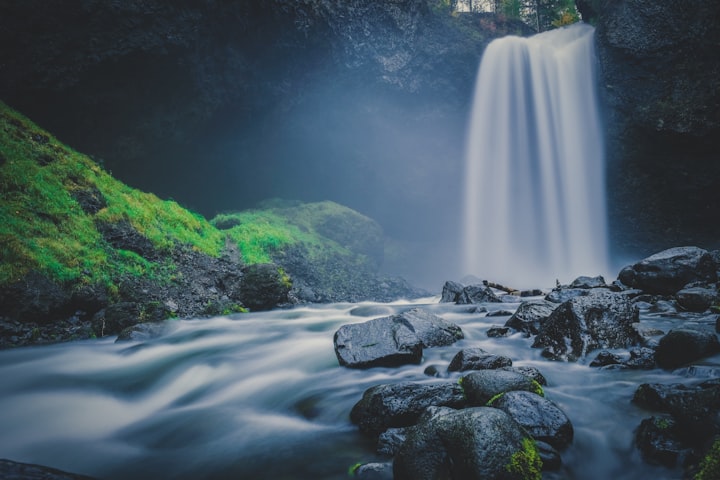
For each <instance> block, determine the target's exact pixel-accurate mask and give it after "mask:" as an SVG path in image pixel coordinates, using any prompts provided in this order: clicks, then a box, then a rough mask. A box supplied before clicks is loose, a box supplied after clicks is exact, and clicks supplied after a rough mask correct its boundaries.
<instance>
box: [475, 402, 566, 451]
mask: <svg viewBox="0 0 720 480" xmlns="http://www.w3.org/2000/svg"><path fill="white" fill-rule="evenodd" d="M488 406H490V407H493V408H499V409H500V410H502V411H504V412H505V413H507V414H508V415H510V416H511V417H512V418H513V420H515V421H516V422H517V423H519V424H520V425H521V426H522V427H523V428H524V429H525V430H526V431H527V432H528V433H529V434H530V435H532V437H533V438H534V439H535V440H539V441H542V442H546V443H548V444H550V445H552V446H553V447H555V448H559V449H562V448H565V447H567V446H568V445H570V443H572V440H573V435H574V430H573V426H572V423H570V419H569V418H568V417H567V415H565V412H563V411H562V410H561V409H560V407H558V406H557V405H555V404H554V403H553V402H551V401H550V400H548V399H546V398H544V397H541V396H540V395H537V394H535V393H531V392H524V391H523V392H517V391H516V392H507V393H504V394H503V395H500V396H499V397H497V398H495V399H494V400H492V401H491V402H490V403H489V404H488Z"/></svg>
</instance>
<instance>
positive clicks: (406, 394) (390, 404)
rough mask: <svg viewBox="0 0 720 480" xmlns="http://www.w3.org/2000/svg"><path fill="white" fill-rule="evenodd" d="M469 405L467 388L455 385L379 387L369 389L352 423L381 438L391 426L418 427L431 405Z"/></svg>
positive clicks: (405, 384) (353, 412)
mask: <svg viewBox="0 0 720 480" xmlns="http://www.w3.org/2000/svg"><path fill="white" fill-rule="evenodd" d="M465 405H467V400H466V399H465V395H464V393H463V388H462V387H461V386H460V385H459V384H457V383H455V382H442V383H433V384H419V383H412V382H402V383H395V384H384V385H376V386H374V387H371V388H369V389H367V390H366V391H365V393H363V396H362V398H361V399H360V400H359V401H358V402H357V403H356V404H355V405H354V406H353V408H352V410H351V411H350V420H351V421H352V422H353V423H354V424H356V425H358V427H359V428H360V431H362V432H365V433H370V434H375V435H377V434H379V433H381V432H383V431H385V430H386V429H388V428H391V427H392V428H397V427H407V426H410V425H413V424H415V423H416V422H417V420H418V418H419V417H420V415H421V414H422V413H423V411H425V409H426V408H428V407H430V406H448V407H452V408H462V407H464V406H465Z"/></svg>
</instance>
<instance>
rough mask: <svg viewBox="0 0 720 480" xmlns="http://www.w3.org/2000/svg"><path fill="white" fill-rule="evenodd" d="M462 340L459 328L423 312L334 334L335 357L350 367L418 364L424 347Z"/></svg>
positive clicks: (346, 327)
mask: <svg viewBox="0 0 720 480" xmlns="http://www.w3.org/2000/svg"><path fill="white" fill-rule="evenodd" d="M461 338H463V333H462V330H461V329H460V327H458V326H457V325H455V324H453V323H449V322H445V321H444V320H443V319H442V318H440V317H438V316H437V315H434V314H432V313H430V312H426V311H424V310H422V309H418V308H415V309H412V310H409V311H407V312H404V313H400V314H397V315H391V316H389V317H382V318H375V319H373V320H369V321H367V322H363V323H351V324H348V325H343V326H342V327H340V328H339V329H338V330H337V332H335V337H334V344H335V355H336V356H337V359H338V362H340V365H342V366H345V367H350V368H370V367H376V366H386V367H394V366H398V365H404V364H408V363H420V360H421V359H422V350H423V347H436V346H444V345H450V344H452V343H454V342H456V341H457V340H459V339H461Z"/></svg>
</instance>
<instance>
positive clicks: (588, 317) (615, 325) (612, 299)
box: [532, 289, 641, 360]
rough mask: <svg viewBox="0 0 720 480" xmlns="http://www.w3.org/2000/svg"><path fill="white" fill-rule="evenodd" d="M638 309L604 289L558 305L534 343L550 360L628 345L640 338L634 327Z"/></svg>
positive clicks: (623, 297)
mask: <svg viewBox="0 0 720 480" xmlns="http://www.w3.org/2000/svg"><path fill="white" fill-rule="evenodd" d="M638 315H639V314H638V310H637V308H635V306H634V305H633V304H632V303H631V302H630V300H629V299H628V298H627V297H626V296H625V295H622V294H619V293H612V292H609V291H607V290H603V289H595V290H591V293H590V294H588V295H584V296H581V297H575V298H572V299H570V300H568V301H567V302H565V303H563V304H561V305H560V306H559V307H557V309H555V311H554V312H553V313H552V314H551V315H550V316H549V317H548V318H547V320H545V322H543V324H542V327H541V328H540V332H539V333H538V335H537V336H536V337H535V341H534V342H533V345H532V346H533V347H534V348H544V350H543V356H544V357H546V358H550V359H553V360H577V359H578V358H581V357H584V356H585V355H587V354H588V353H589V352H591V351H593V350H597V349H600V348H627V347H629V346H632V345H637V344H638V343H640V341H641V337H640V335H639V334H638V333H637V331H636V330H635V328H634V327H633V323H636V322H637V321H638Z"/></svg>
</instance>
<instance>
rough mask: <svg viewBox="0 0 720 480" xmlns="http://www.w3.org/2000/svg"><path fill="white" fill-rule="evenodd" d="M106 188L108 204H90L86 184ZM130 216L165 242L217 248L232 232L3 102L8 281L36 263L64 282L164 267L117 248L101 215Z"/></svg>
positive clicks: (1, 243)
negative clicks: (135, 182) (94, 207)
mask: <svg viewBox="0 0 720 480" xmlns="http://www.w3.org/2000/svg"><path fill="white" fill-rule="evenodd" d="M87 191H92V192H99V195H100V196H102V200H103V201H104V204H105V205H106V206H104V207H103V208H100V209H99V210H98V211H95V212H92V211H91V212H86V211H84V210H83V208H82V206H81V204H80V202H79V200H78V198H79V197H80V196H81V195H80V194H82V193H83V192H87ZM119 220H126V221H128V222H129V223H130V224H131V225H132V227H133V228H134V229H135V230H136V231H137V232H138V233H140V234H141V235H143V236H145V237H146V238H147V239H148V240H150V242H151V243H152V244H153V246H154V247H155V248H157V249H159V250H169V249H171V248H173V247H176V246H180V245H185V246H189V247H190V248H192V249H195V250H197V251H201V252H204V253H206V254H209V255H213V256H217V255H219V254H220V251H221V249H222V247H223V245H224V238H225V237H224V234H223V233H222V232H220V231H219V230H217V229H216V228H214V227H213V226H212V225H210V223H209V222H207V221H206V220H205V219H204V218H202V217H201V216H200V215H197V214H194V213H192V212H189V211H187V210H185V209H184V208H182V207H181V206H180V205H178V204H177V203H176V202H173V201H168V200H160V199H159V198H157V197H156V196H155V195H152V194H149V193H143V192H140V191H139V190H135V189H133V188H130V187H128V186H127V185H124V184H123V183H121V182H119V181H118V180H116V179H114V178H113V177H112V176H111V175H110V174H108V173H107V172H106V171H104V170H103V169H102V168H100V166H98V165H97V164H95V163H94V162H93V161H92V160H90V159H89V158H88V157H86V156H85V155H81V154H79V153H77V152H75V151H74V150H72V149H70V148H68V147H67V146H65V145H63V144H62V143H60V142H59V141H58V140H57V139H55V138H54V137H53V136H52V135H50V134H48V133H47V132H44V131H43V130H41V129H40V128H38V127H37V126H36V125H34V124H33V123H32V122H30V121H29V120H28V119H26V118H25V117H23V116H22V115H20V114H18V113H17V112H15V111H13V110H12V109H10V108H9V107H7V106H6V105H5V104H3V103H2V102H0V260H1V261H0V285H2V284H8V283H12V282H15V281H18V280H20V279H22V278H23V276H24V275H26V274H27V273H28V272H29V271H31V270H36V271H39V272H41V273H43V274H45V275H46V276H47V277H48V278H50V279H52V280H54V281H57V282H59V283H70V284H100V285H105V286H107V287H108V288H109V290H110V293H111V294H112V286H113V285H114V283H115V279H116V278H118V277H119V276H122V275H133V276H137V275H161V274H163V272H164V271H166V270H167V268H166V267H167V266H166V265H157V264H153V263H152V262H149V261H148V260H146V259H143V258H142V257H139V256H138V255H136V254H133V253H132V252H126V251H115V250H114V249H113V248H112V247H111V246H109V245H108V244H107V242H106V241H105V240H104V239H103V237H102V235H101V234H100V232H99V231H98V229H97V227H96V225H97V222H99V221H103V222H117V221H119Z"/></svg>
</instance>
